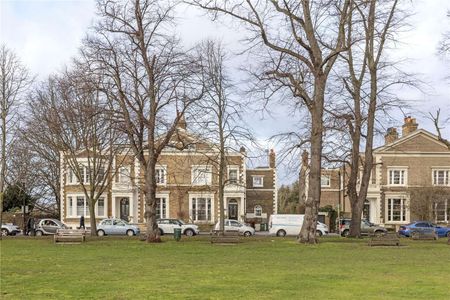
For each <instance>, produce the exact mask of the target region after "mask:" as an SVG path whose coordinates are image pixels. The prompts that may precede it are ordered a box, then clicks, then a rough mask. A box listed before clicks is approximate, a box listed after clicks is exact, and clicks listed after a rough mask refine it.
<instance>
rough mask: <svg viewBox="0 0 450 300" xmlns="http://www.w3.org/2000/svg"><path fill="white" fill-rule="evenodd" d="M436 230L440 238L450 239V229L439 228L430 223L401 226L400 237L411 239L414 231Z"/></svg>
mask: <svg viewBox="0 0 450 300" xmlns="http://www.w3.org/2000/svg"><path fill="white" fill-rule="evenodd" d="M427 230H434V232H435V233H436V234H437V236H438V237H450V227H442V226H437V225H436V224H433V223H431V222H428V221H415V222H412V223H410V224H408V225H402V226H400V229H399V231H398V234H399V235H402V236H405V237H410V236H411V235H412V233H413V232H414V231H422V232H424V231H427Z"/></svg>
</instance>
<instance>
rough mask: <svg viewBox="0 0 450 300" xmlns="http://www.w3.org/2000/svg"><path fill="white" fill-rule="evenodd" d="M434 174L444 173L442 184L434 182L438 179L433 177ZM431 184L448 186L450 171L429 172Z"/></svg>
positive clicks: (435, 170)
mask: <svg viewBox="0 0 450 300" xmlns="http://www.w3.org/2000/svg"><path fill="white" fill-rule="evenodd" d="M436 172H444V178H443V179H444V183H443V184H439V183H438V182H437V181H438V180H436V179H438V177H436V176H435V173H436ZM431 182H432V183H433V186H450V169H432V171H431Z"/></svg>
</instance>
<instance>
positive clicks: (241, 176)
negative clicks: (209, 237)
mask: <svg viewBox="0 0 450 300" xmlns="http://www.w3.org/2000/svg"><path fill="white" fill-rule="evenodd" d="M174 136H175V138H174V140H173V141H172V142H171V145H172V146H173V147H166V149H164V150H163V152H162V153H161V155H160V158H159V160H158V165H157V169H156V173H157V176H156V177H157V178H156V180H157V191H156V197H157V201H158V203H157V205H158V206H157V217H158V218H179V219H182V220H185V221H189V222H193V223H196V224H205V225H212V224H214V223H216V222H217V221H218V218H219V204H218V201H219V200H218V172H217V166H218V160H219V152H218V151H217V147H216V146H215V145H214V144H211V143H208V142H205V141H204V140H202V139H201V138H199V137H197V136H196V135H194V134H192V133H189V132H188V131H187V129H186V123H185V122H181V124H180V126H179V127H178V128H177V133H176V134H175V135H174ZM180 145H182V146H180ZM123 153H129V152H125V151H124V152H123ZM124 155H125V156H124ZM124 155H120V154H118V155H116V156H115V158H114V162H113V168H112V169H113V170H114V172H111V173H112V174H108V176H109V182H108V188H107V189H106V191H105V192H104V193H103V195H102V197H101V198H100V199H99V200H98V202H97V204H96V208H95V210H96V217H97V218H98V219H103V218H106V217H116V218H121V219H125V220H129V221H130V222H131V223H137V224H140V223H145V219H144V207H145V203H144V197H143V192H142V190H141V189H140V186H141V185H142V184H141V182H142V180H143V176H142V169H141V167H140V164H139V161H138V160H137V159H136V158H135V157H133V156H132V155H129V154H124ZM80 156H81V157H80V158H79V159H78V161H79V162H81V166H80V167H81V168H84V169H86V171H84V174H88V173H89V172H88V170H87V165H88V164H87V162H85V163H83V158H82V154H80ZM269 156H270V159H269V160H270V162H271V163H270V165H269V166H268V167H265V168H257V169H247V167H246V162H247V161H246V160H247V158H246V152H245V149H244V148H241V150H240V151H239V152H237V151H236V152H231V151H230V152H228V153H227V154H226V159H225V160H226V164H227V172H226V180H227V184H226V187H225V194H224V210H225V217H226V218H230V219H236V220H240V221H246V220H247V219H250V220H251V221H252V222H253V223H256V224H260V223H265V222H267V218H268V217H269V216H270V214H272V213H273V212H274V211H275V208H276V193H277V190H276V186H275V181H276V168H275V153H274V152H273V151H271V152H270V154H269ZM61 174H62V175H61V196H62V197H61V199H63V200H62V203H61V220H62V221H63V222H65V223H67V224H70V225H71V226H77V225H78V224H79V219H80V217H81V216H85V218H86V224H89V210H88V206H87V203H86V199H85V196H84V193H83V189H82V187H81V185H80V183H79V181H78V179H77V178H76V176H74V174H73V171H72V170H71V168H70V167H69V164H68V160H67V158H66V157H65V156H64V153H61Z"/></svg>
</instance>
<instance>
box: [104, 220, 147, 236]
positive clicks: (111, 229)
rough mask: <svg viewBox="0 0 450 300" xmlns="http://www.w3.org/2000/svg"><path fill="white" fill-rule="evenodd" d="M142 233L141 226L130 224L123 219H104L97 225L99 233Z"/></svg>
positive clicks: (131, 234)
mask: <svg viewBox="0 0 450 300" xmlns="http://www.w3.org/2000/svg"><path fill="white" fill-rule="evenodd" d="M139 233H140V230H139V227H137V226H135V225H131V224H128V222H126V221H124V220H121V219H114V218H110V219H104V220H102V221H101V222H100V223H99V224H98V226H97V234H98V235H99V236H104V235H125V234H126V235H128V236H133V235H138V234H139Z"/></svg>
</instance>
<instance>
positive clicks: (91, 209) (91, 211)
mask: <svg viewBox="0 0 450 300" xmlns="http://www.w3.org/2000/svg"><path fill="white" fill-rule="evenodd" d="M89 224H90V225H91V236H97V221H96V218H95V201H90V200H89Z"/></svg>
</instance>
